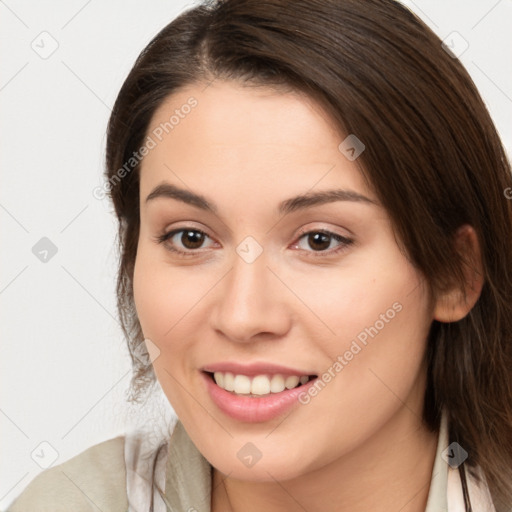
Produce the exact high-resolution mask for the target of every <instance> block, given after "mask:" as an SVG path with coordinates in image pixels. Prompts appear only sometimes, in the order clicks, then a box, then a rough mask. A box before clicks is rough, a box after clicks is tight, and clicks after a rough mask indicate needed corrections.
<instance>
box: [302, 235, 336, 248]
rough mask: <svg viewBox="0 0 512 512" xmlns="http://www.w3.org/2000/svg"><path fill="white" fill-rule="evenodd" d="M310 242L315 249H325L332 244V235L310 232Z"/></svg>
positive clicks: (310, 245)
mask: <svg viewBox="0 0 512 512" xmlns="http://www.w3.org/2000/svg"><path fill="white" fill-rule="evenodd" d="M308 244H309V247H311V248H312V249H313V250H315V251H324V250H325V249H328V248H329V245H331V236H330V235H327V234H325V233H309V234H308Z"/></svg>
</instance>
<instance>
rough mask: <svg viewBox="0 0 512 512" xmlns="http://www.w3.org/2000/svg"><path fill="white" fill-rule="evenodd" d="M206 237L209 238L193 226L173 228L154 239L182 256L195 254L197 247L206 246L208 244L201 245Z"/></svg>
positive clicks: (197, 252)
mask: <svg viewBox="0 0 512 512" xmlns="http://www.w3.org/2000/svg"><path fill="white" fill-rule="evenodd" d="M206 239H210V237H209V236H208V235H207V234H206V233H204V232H203V231H201V230H199V229H195V228H181V229H175V230H173V231H170V232H169V233H164V234H163V235H160V236H158V237H156V241H157V242H158V243H161V244H164V246H165V248H166V249H168V250H169V251H171V252H174V253H176V254H180V255H183V256H193V255H197V254H199V251H197V249H203V248H208V246H206V247H203V245H204V243H205V241H206ZM210 240H211V239H210ZM212 242H213V241H212Z"/></svg>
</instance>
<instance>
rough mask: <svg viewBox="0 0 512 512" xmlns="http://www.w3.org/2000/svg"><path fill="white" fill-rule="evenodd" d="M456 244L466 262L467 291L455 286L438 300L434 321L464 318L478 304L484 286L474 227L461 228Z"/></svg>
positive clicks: (465, 281) (464, 266) (451, 320)
mask: <svg viewBox="0 0 512 512" xmlns="http://www.w3.org/2000/svg"><path fill="white" fill-rule="evenodd" d="M454 243H455V244H456V247H457V250H458V251H459V253H460V254H461V257H462V258H463V261H464V263H463V271H464V278H465V279H464V286H465V290H463V289H461V288H460V287H459V286H454V287H453V288H451V289H449V290H447V291H446V292H444V293H442V294H441V295H440V296H439V297H438V298H437V301H436V304H435V308H434V320H437V321H439V322H445V323H448V322H457V321H458V320H461V319H462V318H464V317H465V316H466V315H467V314H468V313H469V312H470V311H471V309H472V308H473V306H474V305H475V304H476V301H477V300H478V298H479V297H480V293H481V292H482V287H483V284H484V277H483V267H482V257H481V251H480V244H479V242H478V237H477V236H476V233H475V230H474V229H473V227H472V226H470V225H468V224H464V225H463V226H461V227H460V228H459V229H458V230H457V232H456V234H455V240H454ZM464 292H465V293H464Z"/></svg>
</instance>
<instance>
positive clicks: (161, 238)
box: [156, 227, 354, 258]
mask: <svg viewBox="0 0 512 512" xmlns="http://www.w3.org/2000/svg"><path fill="white" fill-rule="evenodd" d="M184 231H193V232H196V233H201V234H202V235H205V236H207V237H208V238H210V237H209V236H208V235H207V234H206V233H205V232H204V231H201V230H200V229H196V228H192V227H190V228H187V227H184V228H180V229H174V230H172V231H169V232H168V233H163V234H162V235H159V236H157V237H156V242H157V243H159V244H164V243H165V242H166V241H167V240H169V239H170V238H172V237H173V236H174V235H176V234H177V233H182V232H184ZM312 233H314V234H317V233H322V234H324V235H327V236H330V237H331V238H333V239H334V240H336V241H337V242H341V245H339V246H338V247H337V248H336V249H330V250H328V251H305V252H307V253H312V254H311V256H312V257H313V258H318V257H325V256H326V255H328V256H333V255H336V254H339V253H341V252H343V251H345V250H347V249H348V247H349V246H350V245H352V244H353V243H354V240H352V239H350V238H347V237H344V236H341V235H338V234H337V233H333V232H332V231H328V230H326V229H313V230H309V231H306V230H301V232H300V233H299V235H298V238H297V242H296V243H295V244H294V245H296V244H298V242H299V241H300V240H301V239H302V237H304V236H305V235H310V234H312ZM166 249H167V250H169V251H171V252H173V253H175V254H178V255H179V256H180V257H185V258H186V257H191V256H195V255H196V254H197V252H198V251H197V250H194V249H190V250H188V251H182V250H180V249H176V247H173V246H171V245H168V244H166Z"/></svg>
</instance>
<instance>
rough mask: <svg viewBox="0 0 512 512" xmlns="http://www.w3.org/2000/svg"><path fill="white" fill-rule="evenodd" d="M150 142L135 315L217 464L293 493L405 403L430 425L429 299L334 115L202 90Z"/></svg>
mask: <svg viewBox="0 0 512 512" xmlns="http://www.w3.org/2000/svg"><path fill="white" fill-rule="evenodd" d="M187 105H188V106H189V107H187ZM173 115H174V118H171V116H173ZM170 119H171V121H170ZM165 123H167V124H165ZM147 135H148V136H150V137H151V139H152V141H153V142H149V143H148V148H149V147H151V148H150V150H149V151H148V152H147V155H146V156H145V157H144V160H143V162H142V165H141V175H140V223H141V225H140V237H139V241H138V250H137V258H136V264H135V273H134V296H135V303H136V308H137V313H138V317H139V320H140V323H141V326H142V330H143V333H144V336H145V338H146V339H147V340H149V341H147V344H148V346H149V348H150V349H151V351H153V352H156V353H158V356H157V357H156V358H155V359H154V361H153V366H154V369H155V373H156V375H157V378H158V380H159V382H160V384H161V386H162V388H163V390H164V392H165V394H166V396H167V398H168V399H169V401H170V403H171V405H172V407H173V408H174V410H175V411H176V413H177V415H178V417H179V418H180V420H181V422H182V423H183V425H184V427H185V429H186V430H187V432H188V434H189V435H190V437H191V438H192V440H193V442H194V443H195V444H196V446H197V447H198V448H199V450H200V451H201V452H202V453H203V455H204V456H205V457H206V458H207V459H208V460H209V461H210V463H211V464H212V465H213V466H214V467H216V468H217V469H219V470H220V471H221V472H223V473H225V474H228V473H230V476H231V477H233V478H240V479H245V480H254V481H256V480H260V481H263V480H269V478H270V477H269V474H271V475H272V476H273V477H274V478H276V479H280V480H281V479H289V478H294V477H297V476H299V475H305V474H307V473H308V472H309V471H313V470H317V469H319V468H322V467H323V466H325V465H327V464H329V463H331V462H333V461H335V460H337V459H340V458H342V457H343V456H345V455H347V454H349V452H352V451H353V450H363V449H365V447H369V446H370V445H371V440H372V439H375V437H376V436H377V435H379V432H382V431H383V430H384V429H385V425H387V424H389V422H390V420H391V418H393V417H395V416H396V415H398V413H399V412H400V411H402V410H403V409H404V402H406V403H407V407H408V409H410V410H413V411H415V412H416V413H417V415H418V416H421V411H422V406H423V402H422V400H423V393H424V386H425V380H424V374H425V371H424V365H423V356H424V352H425V348H426V336H427V333H428V329H429V326H430V324H431V321H432V310H431V308H430V306H429V298H428V296H427V291H426V287H424V286H422V281H423V280H422V276H421V275H420V274H419V273H418V271H417V270H416V269H415V268H414V267H413V266H412V264H411V263H410V261H409V260H408V259H407V258H406V256H404V255H403V254H402V253H401V252H400V250H399V248H398V246H397V242H396V240H395V237H394V234H393V230H392V226H391V224H390V219H389V217H388V215H387V213H386V211H385V210H384V209H383V208H382V207H381V206H380V203H379V201H378V199H377V197H376V196H375V195H374V194H373V193H372V191H371V190H370V189H369V187H368V186H367V185H366V183H365V180H364V179H363V177H362V175H361V173H360V171H359V169H358V167H357V161H356V160H352V159H350V158H347V156H350V157H352V158H353V155H352V152H350V151H349V152H342V150H340V149H339V145H340V143H341V142H342V141H343V140H344V139H345V136H344V135H342V134H340V133H339V131H338V130H337V129H336V127H335V126H334V124H333V123H332V122H331V121H330V120H329V118H328V116H327V115H326V113H325V112H324V111H322V110H321V108H320V107H319V106H318V105H316V104H315V103H314V102H312V101H310V100H308V99H307V98H305V97H303V96H300V95H298V94H294V93H278V92H276V91H272V90H270V89H264V88H249V87H245V88H244V87H242V86H240V85H238V84H235V83H233V82H214V83H213V84H211V85H210V86H209V87H207V88H205V86H204V85H203V84H197V85H194V86H190V87H189V88H187V89H183V90H181V91H180V92H178V93H176V94H174V95H172V96H171V97H169V98H168V99H167V101H166V102H165V103H164V104H163V105H162V106H161V108H160V109H159V110H157V112H156V113H155V115H154V117H153V119H152V122H151V126H150V128H149V130H148V132H147ZM147 140H149V139H147ZM363 142H364V141H363ZM342 147H344V146H342ZM180 190H181V192H180ZM334 191H338V192H337V193H335V192H334ZM329 192H332V194H326V193H329ZM322 194H323V195H322ZM197 196H199V197H197ZM297 197H298V199H295V200H292V198H297ZM212 374H215V375H214V376H212ZM301 377H302V379H300V378H301ZM307 377H309V380H308V379H307ZM215 378H216V380H217V382H218V384H217V383H215V381H214V379H215ZM306 380H307V382H306ZM295 386H297V387H295ZM223 388H227V389H223ZM288 388H290V389H288ZM251 395H252V396H251ZM397 397H399V399H398V398H397ZM408 414H409V416H410V417H411V418H412V417H414V414H411V413H410V411H409V412H408ZM297 446H300V450H298V449H297ZM251 461H256V463H254V462H251Z"/></svg>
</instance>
